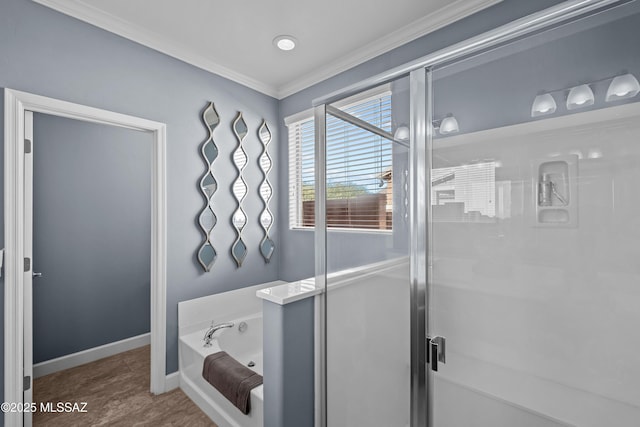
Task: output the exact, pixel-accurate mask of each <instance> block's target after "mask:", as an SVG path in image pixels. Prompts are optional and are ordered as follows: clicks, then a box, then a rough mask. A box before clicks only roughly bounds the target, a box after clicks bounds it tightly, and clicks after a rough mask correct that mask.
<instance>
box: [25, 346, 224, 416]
mask: <svg viewBox="0 0 640 427" xmlns="http://www.w3.org/2000/svg"><path fill="white" fill-rule="evenodd" d="M149 354H150V348H149V346H146V347H141V348H138V349H135V350H131V351H127V352H125V353H121V354H117V355H115V356H111V357H107V358H105V359H101V360H98V361H96V362H92V363H88V364H86V365H82V366H78V367H75V368H71V369H67V370H65V371H61V372H56V373H54V374H51V375H47V376H44V377H40V378H37V379H36V380H34V384H33V394H34V400H35V402H36V403H37V405H38V408H40V402H52V403H53V406H54V407H55V406H56V404H57V402H70V403H72V404H73V403H76V402H77V403H80V402H87V405H86V411H87V412H86V413H77V412H76V413H73V412H70V413H65V412H57V413H52V412H46V413H45V412H40V411H38V412H36V413H35V414H34V417H33V421H34V425H35V426H47V427H49V426H53V427H56V426H64V427H69V426H83V427H84V426H127V427H128V426H180V427H182V426H189V427H191V426H193V427H198V426H212V427H215V426H216V425H215V424H214V423H213V422H212V421H211V420H210V419H209V417H207V416H206V415H205V414H204V413H203V412H202V411H201V410H200V409H199V408H198V407H197V406H196V405H195V404H194V403H193V402H192V401H191V400H189V398H188V397H187V396H186V395H185V394H184V393H183V392H182V390H180V389H177V390H173V391H171V392H169V393H165V394H162V395H158V396H154V395H152V394H151V393H149V371H150V357H149Z"/></svg>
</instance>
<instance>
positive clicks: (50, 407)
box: [40, 402, 88, 412]
mask: <svg viewBox="0 0 640 427" xmlns="http://www.w3.org/2000/svg"><path fill="white" fill-rule="evenodd" d="M40 412H88V411H87V402H73V403H72V402H57V403H53V402H40Z"/></svg>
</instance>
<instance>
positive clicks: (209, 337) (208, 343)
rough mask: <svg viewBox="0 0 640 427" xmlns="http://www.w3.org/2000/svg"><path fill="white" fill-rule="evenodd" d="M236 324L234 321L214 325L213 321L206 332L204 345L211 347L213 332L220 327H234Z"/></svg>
mask: <svg viewBox="0 0 640 427" xmlns="http://www.w3.org/2000/svg"><path fill="white" fill-rule="evenodd" d="M234 326H235V324H234V323H233V322H227V323H220V324H219V325H214V324H213V322H211V327H210V328H209V330H208V331H207V333H205V334H204V338H203V340H204V346H205V347H211V341H212V340H213V334H215V333H216V332H217V331H219V330H220V329H225V328H233V327H234Z"/></svg>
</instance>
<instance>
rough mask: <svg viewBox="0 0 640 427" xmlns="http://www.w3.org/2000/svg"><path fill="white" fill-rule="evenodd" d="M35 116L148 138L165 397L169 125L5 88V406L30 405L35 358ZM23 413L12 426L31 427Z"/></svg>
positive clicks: (156, 332) (157, 376) (154, 365)
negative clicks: (147, 135) (32, 315)
mask: <svg viewBox="0 0 640 427" xmlns="http://www.w3.org/2000/svg"><path fill="white" fill-rule="evenodd" d="M33 113H45V114H50V115H53V116H60V117H66V118H71V119H76V120H80V121H84V122H91V123H100V124H104V125H110V126H116V127H120V128H128V129H133V130H138V131H143V132H149V133H150V134H151V135H152V136H153V145H152V149H151V153H150V154H151V220H150V224H151V242H150V258H151V259H150V262H151V268H150V283H151V292H150V302H151V304H150V308H151V309H150V314H151V316H150V317H151V322H150V329H151V336H150V342H151V367H150V370H151V377H150V391H151V392H152V393H154V394H159V393H163V392H164V391H165V389H166V386H165V378H166V375H165V359H166V321H165V318H166V170H165V169H166V166H165V156H166V154H165V152H166V125H164V124H163V123H158V122H153V121H149V120H146V119H141V118H137V117H132V116H127V115H123V114H118V113H114V112H110V111H106V110H101V109H96V108H92V107H87V106H83V105H79V104H73V103H69V102H65V101H60V100H56V99H52V98H46V97H42V96H38V95H33V94H28V93H24V92H18V91H14V90H10V89H5V149H4V151H5V245H6V263H5V319H6V320H5V400H6V401H13V402H31V401H32V400H31V391H32V387H31V386H32V381H33V359H32V358H31V348H30V347H29V346H30V341H31V333H32V331H31V328H30V326H31V325H30V324H29V323H30V320H29V318H28V316H27V314H28V312H29V310H30V305H31V304H32V298H31V296H32V284H33V273H34V271H33V261H34V260H33V254H32V247H31V240H30V238H31V233H32V230H31V218H30V215H31V210H32V205H31V203H32V201H33V200H32V198H31V197H30V196H29V194H28V193H29V192H28V191H27V190H26V189H27V187H29V186H31V185H32V179H33V156H32V148H33V133H32V117H33ZM30 421H31V418H30V417H29V416H25V418H23V416H22V414H20V413H13V414H12V413H8V414H5V423H6V424H7V425H16V426H21V425H23V424H29V423H30Z"/></svg>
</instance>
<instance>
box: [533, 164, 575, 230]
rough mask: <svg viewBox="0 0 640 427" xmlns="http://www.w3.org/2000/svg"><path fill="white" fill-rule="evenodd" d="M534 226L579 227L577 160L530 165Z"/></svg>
mask: <svg viewBox="0 0 640 427" xmlns="http://www.w3.org/2000/svg"><path fill="white" fill-rule="evenodd" d="M532 182H533V196H534V197H533V199H534V200H533V203H534V206H535V219H534V221H535V225H536V226H541V227H554V226H555V227H576V226H577V225H578V156H576V155H567V156H557V157H553V158H551V159H538V160H534V161H533V162H532Z"/></svg>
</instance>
